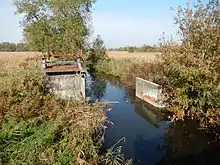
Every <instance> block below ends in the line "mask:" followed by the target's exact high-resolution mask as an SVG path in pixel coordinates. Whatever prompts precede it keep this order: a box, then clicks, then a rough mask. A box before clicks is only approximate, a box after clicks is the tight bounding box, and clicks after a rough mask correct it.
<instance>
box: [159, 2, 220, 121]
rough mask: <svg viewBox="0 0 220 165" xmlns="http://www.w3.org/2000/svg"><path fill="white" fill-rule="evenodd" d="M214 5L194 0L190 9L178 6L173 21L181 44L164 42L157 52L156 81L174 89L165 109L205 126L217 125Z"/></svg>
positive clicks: (219, 38) (219, 34)
mask: <svg viewBox="0 0 220 165" xmlns="http://www.w3.org/2000/svg"><path fill="white" fill-rule="evenodd" d="M218 7H219V1H217V0H210V1H209V2H208V3H207V4H206V5H204V4H202V3H201V2H200V1H198V2H197V3H196V4H195V5H194V8H192V9H190V8H189V6H188V7H187V8H182V7H179V8H178V10H177V17H176V18H175V21H176V24H177V25H178V27H179V34H180V38H181V39H182V43H181V44H174V43H171V42H164V43H163V48H162V54H161V58H162V65H163V73H162V75H163V78H162V79H161V82H160V83H162V84H164V85H165V86H166V87H169V88H171V89H172V90H173V91H174V97H173V98H172V99H170V108H169V110H171V111H172V112H174V113H176V114H177V115H178V116H179V117H180V118H182V117H183V116H190V117H192V118H194V119H199V120H200V121H204V122H202V123H205V125H208V123H212V124H217V123H218V124H220V121H219V117H220V115H219V110H220V89H219V88H217V86H218V84H219V82H220V77H219V76H218V74H219V73H220V70H219V61H220V56H219V45H220V43H219V42H220V29H219V10H218ZM164 41H165V40H164Z"/></svg>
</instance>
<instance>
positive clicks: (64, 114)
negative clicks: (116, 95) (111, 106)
mask: <svg viewBox="0 0 220 165" xmlns="http://www.w3.org/2000/svg"><path fill="white" fill-rule="evenodd" d="M2 63H3V65H2V66H1V68H0V164H48V165H52V164H65V165H66V164H103V163H105V164H106V162H107V160H108V162H109V163H108V162H107V164H112V165H113V164H115V163H114V162H113V161H111V160H110V159H108V157H109V156H108V155H107V154H106V155H102V156H100V155H99V151H100V147H101V143H98V142H100V139H99V134H100V132H101V129H102V128H103V123H104V121H105V115H104V112H103V110H102V109H101V108H100V107H99V106H98V105H95V104H87V103H77V102H74V101H71V100H62V99H59V98H57V97H55V96H54V95H53V94H52V93H49V92H48V91H47V89H45V88H44V84H43V81H42V76H41V71H40V68H39V61H37V59H35V61H33V60H32V59H29V60H28V61H27V60H26V61H25V60H23V61H22V62H16V63H13V62H12V61H10V60H4V61H2ZM24 63H25V65H22V64H24ZM105 160H106V161H105ZM109 160H110V161H109ZM119 162H121V163H123V162H122V161H117V163H119Z"/></svg>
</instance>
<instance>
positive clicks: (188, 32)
mask: <svg viewBox="0 0 220 165" xmlns="http://www.w3.org/2000/svg"><path fill="white" fill-rule="evenodd" d="M219 5H220V4H219V1H217V0H209V2H208V3H207V4H203V3H202V2H200V1H198V2H197V3H196V4H194V6H193V7H192V8H190V4H188V5H187V7H186V8H183V7H179V8H178V9H177V14H176V17H175V21H176V24H177V26H178V27H179V36H180V38H181V39H182V42H181V43H179V44H177V43H173V42H169V41H166V39H163V40H162V41H163V42H162V45H161V54H160V55H159V58H158V59H157V62H156V63H150V64H149V63H147V62H143V61H142V62H140V60H137V59H136V60H126V61H119V60H118V61H116V60H110V61H109V62H105V63H101V64H100V65H99V68H101V70H103V71H104V72H105V73H108V74H112V75H115V76H119V77H120V78H121V80H122V81H124V82H125V83H127V82H129V80H132V81H133V85H134V84H135V83H134V80H135V77H136V76H140V77H142V78H144V79H148V80H151V81H154V82H156V83H159V84H161V85H162V86H163V87H164V88H166V89H168V90H169V91H172V95H169V93H168V95H167V96H168V97H170V96H171V97H170V98H168V100H170V101H169V107H168V110H169V111H171V112H173V113H174V114H176V116H177V117H176V119H183V118H184V117H189V118H193V119H196V120H199V121H201V124H202V125H203V126H204V127H211V128H213V126H214V127H215V129H214V130H215V131H217V132H219V131H220V129H219V126H220V120H219V118H220V113H219V112H220V88H219V84H220V76H219V74H220V65H219V63H220V54H219V52H220V50H219V45H220V29H219ZM136 61H138V62H136Z"/></svg>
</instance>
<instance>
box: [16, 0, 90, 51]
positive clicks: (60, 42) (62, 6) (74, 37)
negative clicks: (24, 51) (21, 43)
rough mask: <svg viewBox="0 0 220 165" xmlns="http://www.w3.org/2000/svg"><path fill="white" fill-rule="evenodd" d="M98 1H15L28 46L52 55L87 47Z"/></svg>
mask: <svg viewBox="0 0 220 165" xmlns="http://www.w3.org/2000/svg"><path fill="white" fill-rule="evenodd" d="M93 3H94V0H45V1H42V0H14V5H15V6H16V8H17V13H19V14H22V15H23V21H22V26H23V27H24V36H25V39H26V41H27V43H28V44H29V45H30V46H31V47H32V48H33V49H34V50H37V51H40V52H47V53H49V54H56V53H75V52H74V50H75V51H77V50H78V49H82V48H83V47H84V44H85V41H86V39H87V35H88V34H89V19H90V13H91V7H92V4H93Z"/></svg>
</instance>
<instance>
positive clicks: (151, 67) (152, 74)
mask: <svg viewBox="0 0 220 165" xmlns="http://www.w3.org/2000/svg"><path fill="white" fill-rule="evenodd" d="M97 68H98V70H97V71H98V73H97V74H103V73H104V74H105V75H110V76H114V77H118V78H119V79H120V81H122V82H123V83H125V84H126V85H129V86H131V87H134V88H135V81H136V77H142V78H144V79H148V80H151V81H157V80H158V79H159V78H158V76H159V73H160V70H161V69H162V65H160V63H158V62H156V61H154V62H148V61H147V60H144V59H138V58H134V59H123V60H115V59H107V60H105V61H102V62H100V63H98V65H97Z"/></svg>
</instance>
